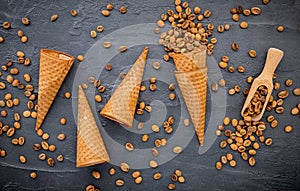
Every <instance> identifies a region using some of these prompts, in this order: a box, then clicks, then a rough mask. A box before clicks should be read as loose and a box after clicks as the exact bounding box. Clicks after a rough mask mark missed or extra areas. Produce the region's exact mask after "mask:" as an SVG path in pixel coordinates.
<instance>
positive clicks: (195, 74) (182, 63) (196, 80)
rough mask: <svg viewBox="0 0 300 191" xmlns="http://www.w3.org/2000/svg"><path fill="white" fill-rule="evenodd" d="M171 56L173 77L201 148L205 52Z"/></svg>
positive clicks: (204, 91) (204, 101)
mask: <svg viewBox="0 0 300 191" xmlns="http://www.w3.org/2000/svg"><path fill="white" fill-rule="evenodd" d="M171 56H172V58H173V59H174V63H175V65H176V71H175V77H176V79H177V82H178V85H179V88H180V90H181V93H182V95H183V98H184V101H185V104H186V106H187V109H188V111H189V114H190V116H191V119H192V122H193V125H194V128H195V132H196V135H197V137H198V141H199V143H200V145H201V146H203V144H204V128H205V114H206V88H207V67H206V50H205V49H203V50H200V51H198V50H197V51H193V52H190V53H185V54H171ZM196 63H197V64H196ZM199 67H200V68H199Z"/></svg>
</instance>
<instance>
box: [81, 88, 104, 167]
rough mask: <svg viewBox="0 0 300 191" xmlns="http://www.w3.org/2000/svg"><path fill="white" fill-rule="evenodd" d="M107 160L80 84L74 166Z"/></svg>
mask: <svg viewBox="0 0 300 191" xmlns="http://www.w3.org/2000/svg"><path fill="white" fill-rule="evenodd" d="M105 162H109V156H108V154H107V151H106V148H105V144H104V142H103V139H102V137H101V134H100V131H99V129H98V127H97V124H96V121H95V118H94V115H93V113H92V110H91V108H90V106H89V103H88V100H87V98H86V96H85V93H84V91H83V89H82V87H81V86H79V87H78V124H77V152H76V167H84V166H92V165H96V164H100V163H105Z"/></svg>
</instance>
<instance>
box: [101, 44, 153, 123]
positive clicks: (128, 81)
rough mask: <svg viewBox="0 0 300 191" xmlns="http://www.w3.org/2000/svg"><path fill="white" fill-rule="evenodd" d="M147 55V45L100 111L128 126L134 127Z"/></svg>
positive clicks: (105, 115)
mask: <svg viewBox="0 0 300 191" xmlns="http://www.w3.org/2000/svg"><path fill="white" fill-rule="evenodd" d="M147 55H148V47H145V49H144V50H143V52H142V53H141V55H140V56H139V57H138V59H137V60H136V61H135V63H134V64H133V66H132V67H131V69H130V70H129V72H128V73H127V75H126V77H125V78H124V79H123V81H122V82H121V84H120V85H119V87H118V88H117V89H116V90H115V92H114V93H113V95H112V96H111V98H110V99H109V101H108V102H107V104H106V105H105V106H104V108H103V109H102V111H101V112H100V114H101V115H103V116H104V117H106V118H108V119H111V120H113V121H116V122H118V123H120V124H123V125H125V126H127V127H132V123H133V119H134V112H135V108H136V103H137V100H138V97H139V92H140V86H141V83H142V79H143V75H144V69H145V65H146V59H147Z"/></svg>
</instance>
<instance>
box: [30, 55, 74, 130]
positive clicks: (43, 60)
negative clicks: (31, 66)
mask: <svg viewBox="0 0 300 191" xmlns="http://www.w3.org/2000/svg"><path fill="white" fill-rule="evenodd" d="M40 54H41V55H40V73H39V89H38V109H37V119H36V126H35V129H36V130H38V129H39V128H40V127H41V125H42V123H43V121H44V119H45V117H46V115H47V113H48V111H49V109H50V107H51V105H52V103H53V101H54V99H55V97H56V94H57V92H58V90H59V89H60V87H61V85H62V83H63V81H64V79H65V77H66V76H67V74H68V72H69V70H70V68H71V66H72V64H73V62H74V58H73V57H72V56H70V55H67V54H65V53H62V52H58V51H55V50H47V49H41V52H40Z"/></svg>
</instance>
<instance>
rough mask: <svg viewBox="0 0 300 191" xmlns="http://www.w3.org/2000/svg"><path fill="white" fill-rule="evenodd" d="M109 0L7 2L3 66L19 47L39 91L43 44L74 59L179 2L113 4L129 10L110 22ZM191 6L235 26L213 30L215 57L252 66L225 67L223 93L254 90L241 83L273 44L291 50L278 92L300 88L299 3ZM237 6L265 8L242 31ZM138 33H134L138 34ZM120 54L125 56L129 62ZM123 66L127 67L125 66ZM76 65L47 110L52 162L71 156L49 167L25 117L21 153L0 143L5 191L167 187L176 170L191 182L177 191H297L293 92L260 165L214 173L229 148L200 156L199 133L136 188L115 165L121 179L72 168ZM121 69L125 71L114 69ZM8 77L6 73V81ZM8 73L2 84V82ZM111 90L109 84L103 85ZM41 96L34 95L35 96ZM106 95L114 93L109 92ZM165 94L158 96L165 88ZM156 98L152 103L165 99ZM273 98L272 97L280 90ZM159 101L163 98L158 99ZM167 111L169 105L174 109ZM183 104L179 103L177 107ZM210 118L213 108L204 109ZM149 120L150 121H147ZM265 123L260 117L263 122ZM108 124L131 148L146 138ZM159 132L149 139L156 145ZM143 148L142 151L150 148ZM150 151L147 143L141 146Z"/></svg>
mask: <svg viewBox="0 0 300 191" xmlns="http://www.w3.org/2000/svg"><path fill="white" fill-rule="evenodd" d="M107 2H108V1H97V2H93V1H22V2H21V1H10V0H1V2H0V21H1V22H3V21H10V22H11V24H12V29H10V30H5V29H3V28H0V36H3V37H4V38H5V42H4V43H2V44H0V50H1V51H0V62H1V63H2V64H4V63H5V62H6V60H10V59H11V60H16V56H15V52H16V51H17V50H23V51H24V52H25V53H26V55H27V56H28V57H30V58H31V60H32V65H31V66H29V67H23V66H19V65H18V64H15V65H16V66H17V67H18V68H19V69H20V74H18V77H19V78H20V79H21V78H22V74H23V73H26V72H27V73H30V74H31V76H32V84H33V85H34V86H35V87H36V89H37V85H38V69H39V67H38V63H39V50H40V49H41V48H49V49H56V50H60V51H64V52H66V53H69V54H71V55H74V56H76V55H78V54H85V53H86V52H87V51H88V49H89V48H90V47H91V46H92V45H93V44H94V43H95V42H96V41H97V40H98V39H100V38H101V37H102V36H104V35H107V34H109V33H111V32H113V31H114V30H116V29H120V28H122V27H125V26H128V25H133V24H138V23H152V22H156V20H157V19H158V18H159V17H160V14H161V13H163V12H166V11H167V10H168V9H169V8H172V9H173V1H162V2H159V1H138V0H130V1H111V3H113V4H114V5H115V7H116V8H118V7H120V6H121V5H126V6H127V8H128V12H127V13H126V14H125V15H121V14H119V13H118V12H117V10H114V11H113V12H112V14H111V16H110V17H108V18H104V17H103V16H102V15H101V13H100V9H101V8H103V7H104V6H105V5H106V3H107ZM190 4H191V6H195V5H200V7H201V8H202V10H206V9H210V10H211V11H212V16H211V18H209V19H208V20H206V21H205V23H208V22H213V23H214V24H215V25H217V24H225V23H230V24H231V25H232V27H231V30H230V31H229V32H226V33H223V34H218V33H217V32H215V33H214V35H215V37H217V38H218V43H217V45H216V48H215V55H214V57H215V58H216V60H219V59H220V57H221V56H222V55H229V56H230V58H231V63H232V65H234V66H238V65H243V66H245V68H246V72H245V74H240V73H233V74H230V73H228V72H226V71H222V74H223V76H224V78H225V79H226V80H227V86H226V88H227V89H228V88H230V87H233V86H234V85H235V84H239V85H241V86H242V87H247V86H249V85H248V84H247V83H246V82H245V79H246V77H247V76H248V75H254V76H256V75H257V74H259V72H260V71H261V69H262V67H263V63H264V59H265V54H266V52H267V49H268V48H269V47H276V48H280V49H282V50H283V51H284V52H285V56H284V58H283V60H282V62H281V63H280V65H279V67H278V68H277V70H276V73H277V74H278V78H277V79H276V81H278V82H280V83H281V85H282V89H286V90H289V92H290V93H291V90H292V89H293V88H294V87H296V86H297V87H299V84H300V76H299V72H300V65H299V59H300V55H299V49H298V47H299V45H298V44H299V42H300V36H299V28H300V22H299V16H300V15H299V11H300V10H299V9H300V2H299V1H296V0H294V1H271V2H270V3H269V4H268V5H267V6H265V5H262V4H261V1H258V0H256V1H254V0H251V1H247V2H243V1H226V0H221V1H217V2H216V1H212V0H210V1H191V2H190ZM237 4H241V5H242V6H243V7H246V8H250V7H252V6H259V7H260V8H261V9H262V14H261V15H260V16H250V17H246V18H245V17H242V19H241V20H246V21H248V22H249V28H248V29H247V30H241V29H240V28H239V27H238V24H237V23H233V22H232V20H231V14H230V13H229V9H230V8H231V7H234V6H236V5H237ZM71 9H77V10H78V12H79V15H78V16H77V17H75V18H73V17H71V15H70V10H71ZM54 13H57V14H59V16H60V17H59V19H58V20H57V21H56V22H54V23H51V22H50V21H49V18H50V16H51V15H52V14H54ZM24 16H26V17H28V18H29V19H30V20H31V24H30V25H29V26H27V27H25V26H23V25H22V23H21V20H20V18H21V17H24ZM99 24H102V25H104V26H105V31H104V32H103V33H101V34H98V37H97V39H91V38H90V36H89V31H90V30H91V29H94V28H95V27H96V26H97V25H99ZM280 24H282V25H284V26H285V27H286V30H285V31H284V32H283V33H278V32H277V31H276V26H278V25H280ZM18 29H23V30H24V32H25V34H26V35H27V36H28V38H29V41H28V43H26V44H22V43H21V42H20V40H19V38H18V37H17V36H16V32H17V30H18ZM136 32H138V31H136ZM232 42H238V43H239V46H240V50H239V51H238V52H233V51H232V50H231V48H230V45H231V43H232ZM141 48H142V47H135V48H132V49H129V50H128V51H127V52H126V53H125V54H124V55H118V56H117V57H115V58H114V59H113V60H112V63H116V65H115V66H116V69H117V70H115V72H113V71H114V70H113V71H112V72H113V74H114V75H115V76H114V77H115V78H116V75H117V72H120V70H121V69H122V67H124V65H130V64H131V63H132V62H133V61H134V60H135V59H136V56H137V55H138V54H139V52H140V51H141ZM249 49H255V50H256V51H257V53H258V56H257V58H255V59H250V58H249V57H248V55H247V51H248V50H249ZM163 54H164V51H163V48H162V47H158V46H153V47H150V55H149V58H152V59H154V58H156V59H160V58H161V57H162V55H163ZM124 57H125V58H126V59H124ZM124 60H125V61H126V63H124V65H122V63H123V62H124ZM78 65H79V62H78V61H76V62H75V63H74V66H73V67H72V69H71V71H70V74H69V75H68V77H67V79H66V80H65V83H64V84H63V86H62V88H61V90H60V91H59V93H58V96H57V98H56V100H55V102H54V104H53V106H52V108H51V110H50V112H49V113H48V116H47V119H46V120H45V123H44V126H43V129H44V131H45V132H48V133H49V134H50V136H51V138H50V140H49V142H50V143H55V144H56V145H57V151H55V152H54V153H47V155H49V156H53V157H56V156H57V155H58V154H60V153H62V154H64V155H65V161H64V162H63V163H57V165H56V166H55V167H54V168H50V167H48V166H47V165H46V163H45V162H41V161H39V160H38V153H37V152H34V151H33V149H32V145H33V143H36V142H40V141H41V140H40V138H39V137H38V136H36V134H35V132H34V124H35V123H34V122H35V121H34V120H33V119H22V128H21V129H20V130H19V131H17V133H16V135H15V137H18V136H21V135H24V136H25V138H26V143H25V145H24V146H23V147H18V146H13V145H12V144H11V143H10V139H9V138H8V137H6V136H5V135H2V136H1V137H0V148H4V149H6V150H7V152H8V155H7V157H6V158H0V189H1V190H83V189H84V188H85V186H86V185H88V184H95V185H96V186H97V187H99V188H100V189H101V190H167V188H166V187H167V185H168V183H169V182H170V175H171V173H172V172H173V171H174V170H175V169H177V168H179V169H181V170H182V171H183V174H184V175H185V177H186V183H185V184H176V186H177V190H299V189H300V184H299V182H300V177H299V173H300V172H299V169H300V165H299V162H300V161H299V157H300V154H299V153H300V144H299V133H300V130H299V128H300V126H299V117H297V116H291V115H290V114H289V111H290V109H291V108H292V107H294V106H295V104H296V103H298V102H299V98H297V97H295V96H292V94H291V95H290V96H289V97H288V99H287V100H286V101H285V103H284V106H285V108H286V111H285V112H284V113H283V114H281V115H276V114H275V113H274V112H272V114H274V115H276V116H277V118H278V119H279V125H278V127H277V128H275V129H270V128H268V129H267V130H266V133H265V136H271V137H272V138H273V141H274V144H273V145H272V146H271V147H265V146H262V148H261V149H260V150H259V152H258V154H257V157H256V159H257V165H256V166H255V167H252V168H251V167H249V166H248V164H247V163H246V162H244V161H242V159H241V158H240V157H239V156H238V155H237V153H234V157H235V158H236V160H237V166H236V167H235V168H230V167H229V166H228V165H227V166H226V167H224V168H223V170H222V171H217V170H215V167H214V166H215V162H216V161H217V160H219V156H221V155H222V154H224V153H226V152H230V149H229V148H227V149H226V150H221V149H219V147H218V143H219V141H220V140H221V139H222V138H223V137H222V138H221V137H220V138H218V139H217V141H216V142H215V144H214V145H212V147H211V148H210V149H209V150H208V151H207V152H206V153H205V154H204V155H199V154H198V142H197V140H196V137H194V138H193V139H192V141H191V142H190V144H189V145H188V147H187V148H185V150H184V151H183V152H182V153H181V154H180V155H179V156H177V157H176V158H174V159H173V160H171V161H170V162H168V163H166V164H163V165H161V166H159V167H158V168H157V169H155V170H153V169H144V170H141V172H142V176H143V183H142V184H141V185H135V184H134V182H133V179H132V178H131V176H130V174H125V173H121V172H120V170H119V169H118V168H117V167H116V168H117V174H116V175H115V176H112V177H111V176H110V175H108V173H107V171H108V169H109V168H110V167H111V166H112V165H111V164H103V165H97V166H94V167H88V168H82V169H76V168H75V163H74V161H75V145H76V144H75V143H76V139H75V135H76V125H75V121H74V117H73V112H72V104H71V100H67V101H66V99H65V98H64V97H63V93H64V92H65V91H71V90H72V86H73V80H74V76H75V73H76V70H77V68H78ZM118 66H120V67H118ZM4 76H6V74H5V75H4ZM4 76H2V77H1V79H0V80H1V81H4V79H5V78H4ZM287 78H292V79H293V80H294V85H293V86H292V87H285V86H284V84H283V83H284V80H285V79H287ZM103 80H104V81H105V83H106V84H109V81H108V80H105V79H103ZM158 86H159V87H162V88H163V87H164V86H165V87H166V86H167V85H166V84H163V83H161V84H158ZM6 92H11V93H13V95H15V96H16V97H18V98H19V99H20V100H21V104H20V106H18V107H15V108H13V109H7V108H6V109H7V110H9V111H18V112H20V113H21V112H22V111H23V110H24V109H25V107H26V104H25V103H26V102H25V101H26V99H25V98H24V96H23V95H22V91H20V90H17V89H16V88H12V87H10V86H9V87H8V88H7V89H6V90H5V91H0V98H1V99H2V98H3V96H4V94H5V93H6ZM35 93H37V90H35ZM106 93H107V94H105V96H108V95H109V93H110V92H106ZM160 93H162V92H160ZM160 93H159V92H157V93H156V95H155V96H154V97H159V96H161V95H160ZM274 93H276V92H274ZM142 96H145V97H142V98H141V99H145V100H149V101H151V99H153V98H152V97H151V96H147V95H146V94H143V95H142ZM161 97H163V96H161ZM244 99H245V98H244V96H243V95H241V94H239V95H235V96H232V97H231V96H230V97H227V105H228V106H227V113H226V115H228V116H231V117H236V118H238V116H239V111H240V108H241V107H242V104H243V101H244ZM174 105H175V107H174V108H170V114H173V115H175V116H176V115H178V113H176V110H177V109H176V103H175V104H174ZM174 105H171V106H174ZM177 107H178V105H177ZM207 113H208V115H210V110H209V109H208V112H207ZM60 117H65V118H67V120H68V123H67V125H66V126H61V125H59V118H60ZM146 117H147V116H146ZM0 120H1V121H2V122H3V123H5V124H10V125H11V124H12V122H13V121H12V115H11V114H9V115H8V117H7V118H5V119H4V118H0ZM263 120H264V119H263ZM104 122H105V123H108V124H109V126H112V129H110V128H107V129H106V130H107V131H108V133H109V134H110V135H111V136H112V137H114V138H115V139H116V140H117V141H118V142H119V143H121V144H124V143H125V141H127V140H131V141H132V142H133V143H135V144H138V142H140V141H139V140H138V139H139V136H136V135H135V134H132V133H130V132H127V131H125V130H124V129H122V128H119V129H118V126H117V125H113V123H112V122H109V121H104ZM287 124H289V125H292V126H293V127H294V129H293V131H292V132H291V133H290V134H286V133H284V131H283V128H284V126H285V125H287ZM60 132H64V133H66V134H67V139H66V140H65V141H64V142H57V140H56V135H57V133H60ZM154 137H155V136H154V135H153V137H152V140H154V139H153V138H154ZM150 145H151V144H150V143H147V144H146V145H145V147H150ZM143 146H144V145H143ZM20 154H24V155H25V156H27V159H28V162H27V163H26V164H25V165H21V164H20V163H19V159H18V158H19V155H20ZM93 169H98V170H99V171H100V172H101V176H102V177H101V179H100V180H95V179H93V178H92V177H91V175H90V172H91V171H92V170H93ZM31 170H36V171H37V173H38V178H37V179H36V180H32V179H30V177H29V173H30V172H31ZM157 171H159V172H161V173H162V174H163V178H162V179H161V180H159V181H154V180H153V179H152V174H153V173H154V172H157ZM117 178H122V179H124V180H125V182H126V184H125V186H124V187H122V188H117V187H116V186H115V185H114V181H115V180H116V179H117Z"/></svg>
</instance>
